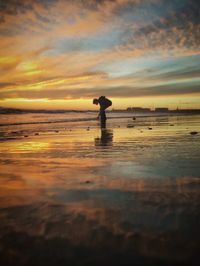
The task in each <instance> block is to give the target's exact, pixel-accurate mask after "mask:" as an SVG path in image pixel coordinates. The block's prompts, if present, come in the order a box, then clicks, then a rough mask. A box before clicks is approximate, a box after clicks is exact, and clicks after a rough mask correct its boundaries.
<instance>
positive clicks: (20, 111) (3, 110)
mask: <svg viewBox="0 0 200 266" xmlns="http://www.w3.org/2000/svg"><path fill="white" fill-rule="evenodd" d="M71 112H74V113H97V112H98V110H74V109H72V110H45V109H17V108H4V107H0V114H5V115H9V114H11V115H12V114H27V113H45V114H64V113H71ZM107 113H128V114H131V115H138V114H166V115H167V114H185V115H187V114H189V115H190V114H200V109H176V110H168V111H157V110H149V111H144V110H142V108H141V111H132V110H125V109H115V110H107Z"/></svg>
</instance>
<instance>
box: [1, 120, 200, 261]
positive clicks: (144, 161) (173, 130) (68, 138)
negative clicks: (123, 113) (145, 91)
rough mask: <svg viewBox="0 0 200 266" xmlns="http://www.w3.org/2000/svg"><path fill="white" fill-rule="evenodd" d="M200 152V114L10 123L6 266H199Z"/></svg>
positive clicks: (4, 134)
mask: <svg viewBox="0 0 200 266" xmlns="http://www.w3.org/2000/svg"><path fill="white" fill-rule="evenodd" d="M130 124H131V125H132V126H133V127H130V128H127V125H130ZM149 128H152V129H149ZM191 131H197V132H198V134H197V135H191V134H190V132H191ZM199 148H200V116H187V117H184V116H173V117H170V116H168V117H167V116H165V117H138V118H137V119H136V120H135V121H133V120H132V119H131V118H129V119H128V118H122V119H112V120H108V121H107V128H106V129H101V128H100V127H99V124H98V122H97V121H87V122H82V121H79V122H76V123H73V122H68V123H67V122H66V123H61V124H59V123H56V124H48V125H39V126H38V125H18V126H14V125H13V126H5V127H1V142H0V149H1V152H0V169H1V174H0V219H1V223H0V237H1V241H0V242H1V245H0V264H1V265H58V264H61V265H102V264H103V263H104V264H111V263H114V265H132V264H134V265H155V264H156V263H157V264H158V265H171V264H174V265H191V264H195V263H197V264H196V265H198V261H199V254H200V253H199V251H200V250H199V247H200V229H199V224H200V163H199V162H200V149H199Z"/></svg>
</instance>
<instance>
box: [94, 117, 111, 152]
mask: <svg viewBox="0 0 200 266" xmlns="http://www.w3.org/2000/svg"><path fill="white" fill-rule="evenodd" d="M94 141H95V146H102V147H105V146H112V142H113V130H112V129H107V128H106V122H105V121H104V123H101V136H100V137H98V138H95V139H94Z"/></svg>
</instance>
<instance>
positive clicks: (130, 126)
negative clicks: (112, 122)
mask: <svg viewBox="0 0 200 266" xmlns="http://www.w3.org/2000/svg"><path fill="white" fill-rule="evenodd" d="M126 127H127V128H132V127H134V125H132V124H128V125H127V126H126Z"/></svg>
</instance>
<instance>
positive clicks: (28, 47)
mask: <svg viewBox="0 0 200 266" xmlns="http://www.w3.org/2000/svg"><path fill="white" fill-rule="evenodd" d="M199 10H200V9H199V2H198V1H196V0H191V1H186V0H183V1H178V0H174V1H172V0H170V1H167V2H166V1H164V0H149V1H147V0H132V1H131V0H110V1H97V0H96V1H95V0H90V1H81V0H77V1H72V0H71V1H63V0H59V1H54V0H46V1H45V0H37V1H32V0H27V1H20V0H8V1H4V2H1V3H0V15H1V22H0V35H1V44H0V48H1V50H0V56H1V59H0V68H1V71H2V72H1V73H2V74H1V77H0V84H1V94H0V97H2V98H9V97H10V98H14V97H23V98H30V99H32V98H34V99H35V98H38V99H39V98H49V99H58V98H59V99H61V98H73V99H76V98H80V97H93V96H94V95H97V94H102V93H104V92H106V95H109V94H110V95H111V96H112V97H118V96H120V97H129V96H130V97H132V96H137V97H138V96H140V97H142V96H148V95H167V93H168V94H169V95H172V94H173V95H180V94H181V93H182V94H185V93H188V94H189V93H198V92H199V91H198V85H199V80H198V76H199V73H200V64H199V61H198V60H195V59H194V58H198V57H199V56H200V49H199V47H200V38H199V36H200V25H199V15H200V14H199ZM166 59H167V60H166ZM178 59H184V60H182V61H181V60H178ZM191 62H194V63H193V64H192V63H191ZM147 64H148V65H147ZM8 80H9V82H8ZM194 83H195V84H194ZM120 90H122V91H121V92H120ZM104 94H105V93H104Z"/></svg>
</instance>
